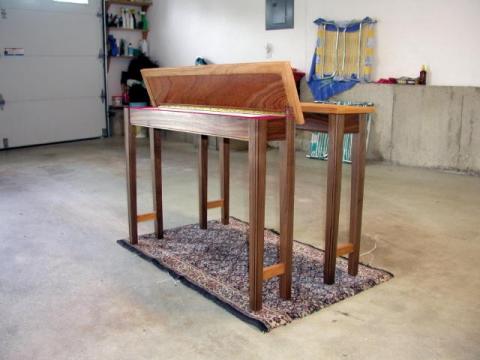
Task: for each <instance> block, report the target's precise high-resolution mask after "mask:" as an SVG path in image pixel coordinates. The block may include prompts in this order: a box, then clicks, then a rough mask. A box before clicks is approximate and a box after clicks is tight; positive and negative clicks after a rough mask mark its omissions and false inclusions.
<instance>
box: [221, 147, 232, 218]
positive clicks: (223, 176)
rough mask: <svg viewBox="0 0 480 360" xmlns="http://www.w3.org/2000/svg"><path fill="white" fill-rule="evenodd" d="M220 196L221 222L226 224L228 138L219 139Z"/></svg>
mask: <svg viewBox="0 0 480 360" xmlns="http://www.w3.org/2000/svg"><path fill="white" fill-rule="evenodd" d="M220 197H221V199H222V200H223V205H222V219H221V221H222V224H223V225H228V223H229V218H230V139H225V138H224V139H221V141H220Z"/></svg>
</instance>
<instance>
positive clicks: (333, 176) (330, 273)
mask: <svg viewBox="0 0 480 360" xmlns="http://www.w3.org/2000/svg"><path fill="white" fill-rule="evenodd" d="M344 128H345V117H344V116H343V115H329V117H328V174H327V201H326V203H327V204H326V206H327V211H326V213H327V217H326V222H325V265H324V272H323V281H324V283H325V284H333V283H334V282H335V265H336V260H337V238H338V218H339V214H340V191H341V184H342V158H343V134H344Z"/></svg>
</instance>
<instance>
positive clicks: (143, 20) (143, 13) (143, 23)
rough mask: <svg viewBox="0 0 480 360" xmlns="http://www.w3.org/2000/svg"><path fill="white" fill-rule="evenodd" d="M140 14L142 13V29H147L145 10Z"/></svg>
mask: <svg viewBox="0 0 480 360" xmlns="http://www.w3.org/2000/svg"><path fill="white" fill-rule="evenodd" d="M141 15H142V30H143V31H147V30H148V20H147V13H146V12H145V11H142V12H141Z"/></svg>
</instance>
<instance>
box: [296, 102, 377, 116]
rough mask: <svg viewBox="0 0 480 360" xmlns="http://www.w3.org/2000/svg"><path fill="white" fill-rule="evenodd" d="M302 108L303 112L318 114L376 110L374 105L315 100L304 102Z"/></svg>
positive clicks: (372, 111) (357, 112)
mask: <svg viewBox="0 0 480 360" xmlns="http://www.w3.org/2000/svg"><path fill="white" fill-rule="evenodd" d="M300 105H301V108H302V111H303V112H306V113H308V112H311V113H317V114H339V115H340V114H343V115H345V114H369V113H374V112H375V107H373V106H349V105H334V104H321V103H315V102H302V103H301V104H300Z"/></svg>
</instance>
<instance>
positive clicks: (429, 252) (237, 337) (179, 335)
mask: <svg viewBox="0 0 480 360" xmlns="http://www.w3.org/2000/svg"><path fill="white" fill-rule="evenodd" d="M147 154H148V152H147V148H146V146H145V144H144V145H143V146H142V148H141V151H140V159H139V177H140V179H139V182H140V185H139V192H140V196H139V208H140V210H141V211H148V210H149V209H150V203H151V200H150V197H151V194H150V182H149V180H150V179H149V175H150V170H149V160H148V158H147ZM164 156H165V159H164V176H165V181H164V193H165V195H164V197H165V222H166V227H173V226H177V225H181V224H187V223H192V222H196V216H197V202H196V199H197V192H196V191H197V186H196V154H195V151H194V149H193V147H192V146H191V145H188V144H180V143H166V145H165V153H164ZM210 156H211V161H210V171H211V177H210V178H211V179H212V181H210V184H209V189H210V190H209V191H210V198H211V199H213V198H215V197H216V196H217V194H218V187H217V182H216V181H215V180H217V178H218V177H217V162H216V160H217V154H216V152H215V151H211V153H210ZM276 158H277V152H276V151H275V150H272V151H270V152H269V176H268V184H267V186H268V187H269V192H268V211H267V213H268V214H267V226H269V227H278V221H277V217H278V216H277V212H278V204H277V202H278V201H277V199H278V197H277V190H278V184H277V182H276V174H277V169H276ZM232 164H233V165H234V166H233V167H232V215H234V216H236V217H239V218H242V219H246V218H247V187H246V186H247V171H246V170H247V167H246V153H244V152H234V153H232ZM325 169H326V164H325V163H324V162H320V161H314V160H307V159H305V158H304V156H303V154H301V153H298V154H297V186H296V209H295V210H296V218H295V238H296V239H298V240H301V241H304V242H309V243H311V244H314V245H316V246H319V247H322V246H323V226H324V219H323V217H324V210H323V207H322V206H323V204H324V199H325V196H324V192H325ZM344 174H345V179H344V180H345V181H344V190H345V191H344V193H343V195H344V196H343V199H342V204H343V207H344V211H343V214H342V216H341V237H342V238H345V234H346V231H347V217H346V212H345V209H346V208H347V206H348V188H349V183H348V175H349V167H345V171H344ZM365 194H366V199H365V215H364V231H363V246H362V251H363V252H366V251H368V250H369V249H371V248H372V247H373V246H374V245H375V244H376V250H375V251H374V252H373V253H372V254H369V255H366V256H364V257H362V261H363V262H365V263H370V264H372V265H374V266H377V267H381V268H384V269H387V270H389V271H391V272H393V273H394V274H395V278H394V279H393V280H391V281H389V282H387V283H385V284H382V285H380V286H378V287H375V288H373V289H371V290H368V291H366V292H364V293H361V294H359V295H358V296H355V297H353V298H349V299H347V300H345V301H343V302H341V303H338V304H336V305H334V306H331V307H329V308H327V309H324V310H322V311H320V312H317V313H315V314H313V315H311V316H308V317H307V318H305V319H301V320H297V321H294V322H293V323H292V324H290V325H289V326H287V327H283V328H279V329H276V330H274V331H273V332H271V333H269V334H263V333H261V332H259V331H258V330H257V329H255V328H253V327H251V326H249V325H246V324H245V323H243V322H242V321H240V320H238V319H237V318H235V317H234V316H232V315H230V314H229V313H227V312H226V311H224V310H223V309H222V308H220V307H219V306H217V305H215V304H214V303H212V302H211V301H208V300H206V299H204V298H203V297H202V296H200V295H198V294H197V293H196V292H194V291H192V290H190V289H188V288H186V287H184V286H183V285H181V284H177V283H176V282H175V281H173V280H172V278H170V277H169V276H168V275H166V274H165V273H163V272H161V271H159V270H158V269H156V268H155V267H153V266H152V265H150V264H148V263H147V262H145V261H144V260H141V259H140V258H138V257H137V256H134V255H132V254H131V253H129V252H127V251H125V250H124V249H122V248H121V247H120V246H118V245H117V244H116V243H115V240H117V239H119V238H124V237H125V236H126V235H127V215H126V197H125V195H126V192H125V181H124V158H123V149H122V144H121V141H119V140H118V139H108V140H95V141H88V142H79V143H72V144H63V145H55V146H46V147H38V148H30V149H20V150H11V151H8V152H0V359H273V358H276V359H337V358H338V359H421V360H424V359H479V358H480V306H479V305H480V300H479V299H480V272H479V270H478V267H477V265H478V259H479V254H480V226H479V222H480V178H479V177H471V176H464V175H459V174H453V173H445V172H439V171H433V170H422V169H414V168H406V167H395V166H389V165H385V164H369V165H368V167H367V177H366V189H365ZM209 215H210V217H211V218H215V217H217V216H218V210H212V211H211V212H210V214H209ZM150 230H151V225H148V224H143V225H142V227H141V230H140V231H141V232H147V231H150Z"/></svg>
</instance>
